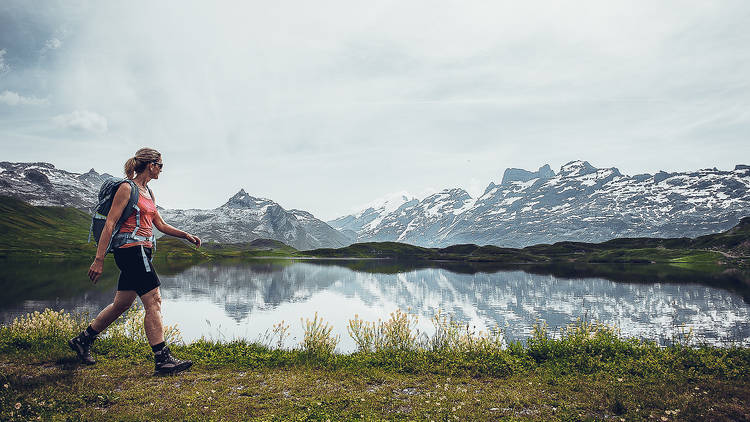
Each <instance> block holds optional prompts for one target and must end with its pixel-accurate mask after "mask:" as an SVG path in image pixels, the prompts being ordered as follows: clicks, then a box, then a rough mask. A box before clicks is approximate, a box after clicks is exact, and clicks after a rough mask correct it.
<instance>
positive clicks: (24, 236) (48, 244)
mask: <svg viewBox="0 0 750 422" xmlns="http://www.w3.org/2000/svg"><path fill="white" fill-rule="evenodd" d="M90 224H91V217H90V216H89V215H87V214H86V213H84V212H82V211H79V210H77V209H75V208H67V207H35V206H32V205H29V204H27V203H25V202H23V201H20V200H18V199H14V198H10V197H7V196H0V256H5V255H8V254H32V255H44V256H69V255H71V254H72V255H83V254H86V255H93V254H94V253H95V252H96V249H95V244H94V243H93V242H92V243H86V241H87V237H88V230H89V226H90Z"/></svg>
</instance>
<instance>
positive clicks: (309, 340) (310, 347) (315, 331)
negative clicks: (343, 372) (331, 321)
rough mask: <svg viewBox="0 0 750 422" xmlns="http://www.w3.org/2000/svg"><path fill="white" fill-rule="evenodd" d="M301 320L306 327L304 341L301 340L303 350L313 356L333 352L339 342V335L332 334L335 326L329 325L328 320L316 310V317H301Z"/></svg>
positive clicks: (326, 354)
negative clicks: (321, 316) (320, 316)
mask: <svg viewBox="0 0 750 422" xmlns="http://www.w3.org/2000/svg"><path fill="white" fill-rule="evenodd" d="M300 321H301V322H302V326H303V328H304V329H305V333H304V335H303V337H302V342H300V346H302V351H304V352H306V353H308V354H310V355H313V356H328V355H330V354H332V353H333V351H334V350H335V349H336V345H337V344H338V343H339V336H334V335H332V334H331V330H333V327H332V326H330V325H328V323H327V322H323V318H318V313H317V312H315V317H314V318H313V319H312V320H310V319H305V320H302V318H300Z"/></svg>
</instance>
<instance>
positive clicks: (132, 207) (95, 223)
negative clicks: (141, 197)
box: [88, 177, 156, 254]
mask: <svg viewBox="0 0 750 422" xmlns="http://www.w3.org/2000/svg"><path fill="white" fill-rule="evenodd" d="M123 183H129V184H130V198H129V199H128V204H127V205H126V206H125V209H124V210H123V211H122V215H121V216H120V218H119V219H118V220H117V223H115V228H114V229H113V230H112V237H111V238H110V239H109V244H108V246H107V251H106V252H105V254H106V253H109V252H112V251H113V250H114V249H115V248H118V247H120V246H122V245H125V244H127V243H132V242H138V241H144V240H148V241H151V243H152V244H153V245H154V248H156V238H155V236H153V235H152V236H151V237H144V236H138V235H137V234H136V232H137V231H138V229H139V228H140V227H141V210H140V208H138V186H136V184H135V182H133V181H132V180H130V179H122V178H120V177H111V178H109V179H107V180H105V181H104V183H102V186H101V188H99V202H98V203H97V205H96V207H94V210H93V211H92V213H91V228H90V229H89V240H88V241H89V242H91V235H92V234H93V236H94V240H95V241H96V243H97V244H99V242H100V241H101V239H100V238H101V236H102V230H104V223H105V222H106V221H107V214H109V210H110V209H111V208H112V200H113V199H114V198H115V193H117V189H118V188H119V187H120V185H121V184H123ZM148 193H149V194H150V195H151V200H153V198H154V195H153V193H152V192H151V188H149V189H148ZM134 212H135V213H136V217H135V230H133V231H132V232H130V233H119V231H120V228H121V227H122V224H123V223H124V222H125V220H127V219H128V218H129V217H130V216H131V215H132V214H133V213H134Z"/></svg>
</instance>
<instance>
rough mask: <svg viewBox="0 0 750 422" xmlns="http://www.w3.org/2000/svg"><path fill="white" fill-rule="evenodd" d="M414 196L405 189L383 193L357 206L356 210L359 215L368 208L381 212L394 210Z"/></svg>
mask: <svg viewBox="0 0 750 422" xmlns="http://www.w3.org/2000/svg"><path fill="white" fill-rule="evenodd" d="M414 199H417V198H415V197H414V196H413V195H411V194H409V192H406V191H400V192H393V193H389V194H387V195H384V196H382V197H380V198H378V199H376V200H374V201H372V202H370V203H368V204H365V205H364V206H362V207H359V208H358V209H359V211H358V212H357V215H358V216H361V215H362V214H363V213H364V212H365V211H367V210H369V209H373V210H377V211H379V212H381V213H390V212H393V211H396V210H397V209H398V208H399V207H400V206H401V205H404V204H405V203H407V202H409V201H412V200H414Z"/></svg>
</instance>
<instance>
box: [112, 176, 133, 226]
mask: <svg viewBox="0 0 750 422" xmlns="http://www.w3.org/2000/svg"><path fill="white" fill-rule="evenodd" d="M122 183H127V184H129V185H130V198H129V199H128V204H127V205H126V206H125V209H124V210H123V211H122V216H121V217H120V220H119V221H118V222H117V223H118V224H117V226H118V227H119V226H121V225H122V223H124V222H125V220H127V219H128V217H130V214H132V213H133V211H134V210H135V208H136V206H137V204H138V186H136V184H135V182H133V181H132V180H130V179H125V180H123V181H122ZM122 183H120V184H122ZM117 188H118V189H119V188H120V185H118V186H117Z"/></svg>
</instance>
